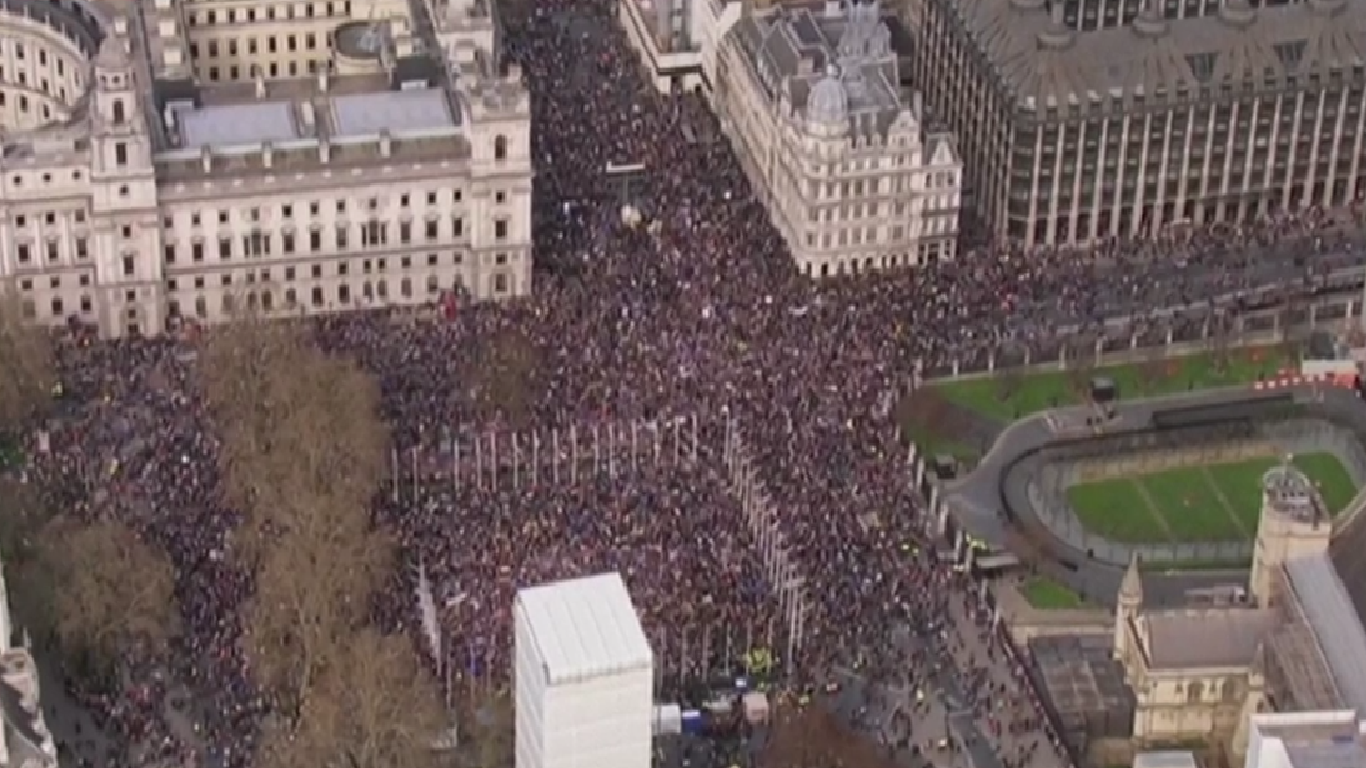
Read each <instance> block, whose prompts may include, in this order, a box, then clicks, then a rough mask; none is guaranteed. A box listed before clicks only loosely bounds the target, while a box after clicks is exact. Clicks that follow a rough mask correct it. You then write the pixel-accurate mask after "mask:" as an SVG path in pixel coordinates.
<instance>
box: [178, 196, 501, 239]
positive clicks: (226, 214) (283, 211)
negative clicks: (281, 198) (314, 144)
mask: <svg viewBox="0 0 1366 768" xmlns="http://www.w3.org/2000/svg"><path fill="white" fill-rule="evenodd" d="M419 199H425V200H426V202H427V206H428V207H436V206H437V205H439V203H440V197H439V193H437V192H436V191H435V190H431V191H428V192H427V193H426V195H425V196H424V197H422V198H418V197H414V196H413V195H412V194H411V193H408V192H404V193H401V194H398V195H395V196H393V197H390V198H386V197H379V196H376V197H369V198H366V199H365V200H348V199H346V198H338V199H336V200H334V201H333V202H332V206H331V207H332V210H333V211H334V212H336V214H337V215H338V216H343V215H346V214H347V213H348V212H352V211H363V212H365V213H366V214H367V215H374V214H375V213H376V212H378V211H379V210H380V209H381V208H387V207H389V206H391V205H393V206H396V207H397V208H398V209H399V210H408V209H411V208H414V207H416V203H417V201H418V200H419ZM507 199H508V197H507V193H506V192H504V191H501V190H499V191H497V192H494V193H493V202H494V203H495V204H496V205H504V204H506V203H507ZM463 202H465V193H464V191H463V190H461V189H452V190H451V203H453V204H455V205H460V204H461V203H463ZM353 203H354V204H355V207H354V208H353V207H352V204H353ZM301 211H302V206H299V205H295V204H294V203H281V204H280V205H278V206H259V205H258V206H251V207H249V208H241V209H238V210H236V212H235V213H236V216H235V218H236V220H237V223H238V224H239V225H248V226H254V225H257V224H261V223H263V222H268V221H270V220H271V219H272V218H274V217H278V218H279V219H280V220H281V221H294V220H295V218H296V216H298V215H299V214H300V213H301ZM322 212H323V202H322V201H321V200H310V201H309V202H308V213H307V217H308V218H318V217H320V216H322ZM205 213H206V212H204V211H194V212H193V213H191V214H190V226H191V227H201V226H203V225H204V219H205V218H206V215H205ZM233 214H234V211H233V210H232V209H228V208H220V209H218V210H217V211H215V212H213V213H212V214H209V216H210V217H212V218H214V219H216V220H217V222H218V223H219V224H220V225H228V224H231V223H232V221H233V219H234V215H233ZM161 224H162V227H163V228H165V229H168V230H169V229H174V228H175V224H176V222H175V218H174V217H173V216H164V217H162V222H161Z"/></svg>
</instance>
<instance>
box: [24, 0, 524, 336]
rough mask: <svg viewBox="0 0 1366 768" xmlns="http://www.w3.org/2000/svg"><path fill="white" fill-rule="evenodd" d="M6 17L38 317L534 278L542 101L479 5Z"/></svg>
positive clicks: (361, 300) (170, 3)
mask: <svg viewBox="0 0 1366 768" xmlns="http://www.w3.org/2000/svg"><path fill="white" fill-rule="evenodd" d="M0 30H3V32H0V136H3V153H2V154H0V278H3V279H4V284H5V286H6V287H7V288H8V289H10V290H12V291H16V292H17V293H18V294H19V296H20V299H21V301H22V303H23V306H24V309H25V311H26V312H27V313H28V314H29V315H30V316H31V317H32V318H33V319H35V320H38V321H42V322H48V323H61V322H67V321H70V320H72V319H77V320H81V321H83V322H86V323H89V324H93V325H96V326H98V327H99V328H100V329H101V331H102V332H103V333H104V334H106V335H110V336H119V335H123V334H126V333H156V332H159V331H161V330H162V329H163V328H165V327H167V326H168V325H170V324H173V323H174V322H175V321H176V319H177V318H190V319H194V320H196V321H199V322H213V321H217V320H222V319H224V318H225V317H227V316H229V314H230V313H232V312H233V311H234V310H235V309H237V308H238V307H240V306H250V307H254V308H256V310H257V311H259V312H262V313H264V314H267V315H270V314H279V315H285V314H299V313H316V312H330V311H344V310H348V309H361V308H367V307H382V306H388V305H400V306H401V305H421V304H424V303H427V302H431V301H433V300H434V299H436V298H438V297H439V296H441V295H442V294H443V293H445V292H448V291H452V290H460V291H462V292H464V293H466V294H468V295H470V296H472V297H474V298H479V299H485V298H503V297H512V296H517V295H521V294H525V293H526V292H528V291H529V290H530V288H531V286H530V280H531V254H530V243H531V231H530V226H531V221H530V215H531V160H530V146H529V141H530V127H529V126H530V104H529V97H528V94H527V92H526V90H525V88H524V87H523V86H522V84H521V82H520V73H519V72H518V70H517V68H516V67H515V66H504V65H502V64H501V62H500V61H499V58H500V51H499V41H498V39H497V35H496V25H495V24H494V20H493V18H492V14H491V10H490V9H489V8H488V7H487V5H485V4H483V3H482V0H464V1H463V2H462V1H461V0H449V2H444V3H443V2H440V0H428V2H426V3H424V2H423V0H414V2H413V3H412V5H411V7H410V6H409V4H408V3H407V2H397V1H396V0H389V1H386V0H374V2H368V3H362V2H360V0H330V1H329V0H306V1H304V2H292V3H267V2H250V3H238V2H220V1H219V0H214V2H204V1H203V0H134V1H133V2H129V3H120V4H104V3H102V2H99V1H98V0H94V1H92V0H63V2H62V3H61V4H58V3H56V2H53V3H46V2H39V1H38V0H3V1H0ZM429 52H430V55H429Z"/></svg>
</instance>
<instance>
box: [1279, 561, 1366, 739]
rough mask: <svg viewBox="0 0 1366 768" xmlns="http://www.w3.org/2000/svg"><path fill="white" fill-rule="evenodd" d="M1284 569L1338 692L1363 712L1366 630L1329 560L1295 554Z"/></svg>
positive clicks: (1365, 677) (1365, 678)
mask: <svg viewBox="0 0 1366 768" xmlns="http://www.w3.org/2000/svg"><path fill="white" fill-rule="evenodd" d="M1285 569H1286V573H1287V574H1288V575H1289V577H1290V584H1291V586H1292V588H1293V589H1294V590H1295V596H1296V598H1297V599H1298V600H1299V601H1300V605H1301V606H1303V608H1304V615H1305V618H1307V619H1308V620H1309V624H1310V626H1312V627H1313V628H1314V635H1315V637H1317V638H1318V641H1319V646H1320V648H1322V650H1323V655H1324V659H1325V661H1327V662H1328V668H1329V670H1331V671H1332V673H1333V681H1334V682H1335V683H1336V684H1337V687H1338V691H1339V692H1340V693H1341V695H1342V697H1343V698H1344V699H1345V700H1346V702H1345V703H1346V704H1347V705H1348V706H1350V707H1352V708H1354V709H1356V710H1357V711H1358V712H1366V630H1363V628H1362V626H1361V619H1359V618H1358V617H1357V612H1356V609H1355V608H1353V606H1352V598H1351V595H1350V594H1349V593H1348V591H1347V588H1346V585H1345V584H1343V583H1342V579H1341V577H1340V576H1339V575H1338V572H1337V571H1336V570H1335V569H1334V567H1333V562H1332V560H1331V559H1329V556H1328V555H1327V554H1326V553H1321V554H1317V555H1310V556H1308V557H1298V558H1295V559H1293V560H1291V561H1290V562H1288V563H1286V566H1285Z"/></svg>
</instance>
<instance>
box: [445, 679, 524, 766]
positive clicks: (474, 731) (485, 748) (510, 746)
mask: <svg viewBox="0 0 1366 768" xmlns="http://www.w3.org/2000/svg"><path fill="white" fill-rule="evenodd" d="M469 704H470V707H469V710H468V711H467V712H464V713H462V715H463V717H461V719H460V721H459V724H460V738H461V748H462V750H466V749H467V750H468V752H467V754H469V756H470V758H471V762H472V763H473V764H474V765H476V766H478V768H511V766H512V765H513V763H514V762H515V755H514V751H515V746H516V745H515V741H514V735H515V732H514V728H515V720H514V712H513V702H512V695H511V694H510V693H509V692H508V691H505V690H504V691H495V692H493V693H491V694H489V695H487V696H481V697H479V698H478V699H475V700H473V701H471V702H469Z"/></svg>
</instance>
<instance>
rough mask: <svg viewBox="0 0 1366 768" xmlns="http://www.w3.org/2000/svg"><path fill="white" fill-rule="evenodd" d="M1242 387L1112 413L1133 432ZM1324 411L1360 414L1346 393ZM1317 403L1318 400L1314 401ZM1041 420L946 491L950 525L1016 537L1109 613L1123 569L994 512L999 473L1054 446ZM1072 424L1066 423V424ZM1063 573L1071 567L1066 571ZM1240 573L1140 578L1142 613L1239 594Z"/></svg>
mask: <svg viewBox="0 0 1366 768" xmlns="http://www.w3.org/2000/svg"><path fill="white" fill-rule="evenodd" d="M1251 391H1252V389H1251V387H1249V386H1241V387H1231V388H1226V389H1220V390H1210V391H1205V392H1198V393H1194V394H1181V395H1174V396H1170V397H1159V398H1149V399H1144V400H1131V401H1123V402H1120V403H1119V404H1118V405H1117V415H1118V419H1119V421H1118V422H1117V426H1119V427H1124V426H1130V427H1139V426H1142V425H1144V424H1147V423H1149V419H1150V418H1151V416H1152V413H1153V411H1155V410H1159V409H1164V408H1171V407H1174V406H1188V405H1214V404H1219V403H1223V402H1227V401H1230V400H1235V399H1238V398H1241V397H1245V396H1246V395H1247V394H1248V393H1250V392H1251ZM1295 391H1296V393H1297V395H1303V394H1308V393H1310V392H1313V391H1315V390H1314V389H1313V388H1310V387H1303V388H1299V389H1297V390H1295ZM1321 394H1322V396H1323V404H1324V405H1325V406H1327V407H1330V408H1332V409H1334V410H1337V409H1339V408H1355V409H1360V408H1361V400H1360V399H1358V398H1357V397H1356V395H1355V394H1354V393H1353V392H1351V391H1350V390H1346V389H1325V390H1321ZM1316 399H1317V398H1316ZM1051 414H1052V415H1053V416H1054V417H1055V418H1061V419H1064V420H1067V421H1069V422H1075V421H1077V420H1078V418H1077V417H1080V419H1081V420H1084V418H1085V414H1086V409H1085V408H1083V407H1072V408H1063V409H1058V410H1056V411H1053V412H1051ZM1049 417H1050V415H1049V414H1047V413H1041V414H1037V415H1035V416H1031V417H1028V418H1026V419H1022V420H1020V421H1017V422H1015V423H1013V424H1011V425H1010V426H1008V427H1006V428H1005V429H1004V430H1003V431H1002V432H1001V435H1000V437H999V438H997V441H996V443H995V444H994V445H993V446H992V448H991V450H990V451H989V452H988V453H987V455H986V456H985V457H984V458H983V459H982V462H981V463H980V464H979V465H978V467H977V469H975V470H974V471H973V472H972V473H971V474H969V475H968V476H967V477H965V478H963V479H961V480H959V481H957V482H955V483H953V484H952V485H951V486H950V487H949V489H948V494H947V496H946V497H945V498H946V500H947V501H948V503H949V508H950V509H951V510H952V512H953V514H954V517H955V520H956V521H957V522H958V524H959V525H961V526H962V527H963V528H965V529H966V530H967V531H968V532H969V533H971V534H972V535H974V536H976V537H978V538H981V539H983V540H985V541H987V542H988V543H990V544H991V545H993V546H997V547H1003V548H1010V540H1011V534H1012V533H1016V534H1022V535H1024V536H1025V537H1026V538H1027V539H1029V541H1030V543H1031V544H1032V545H1034V547H1035V549H1036V550H1037V551H1038V552H1039V553H1042V554H1044V555H1046V557H1047V559H1048V560H1050V561H1051V562H1050V563H1043V564H1041V565H1043V566H1044V569H1045V570H1047V571H1049V572H1050V575H1052V576H1054V577H1056V578H1057V579H1058V580H1060V581H1062V582H1064V583H1065V584H1067V585H1068V586H1070V587H1072V588H1073V589H1076V590H1077V591H1078V592H1080V593H1081V594H1083V595H1085V596H1086V597H1087V598H1088V599H1090V600H1092V601H1094V602H1096V603H1099V604H1102V605H1113V604H1114V601H1115V595H1116V594H1117V593H1118V592H1119V583H1120V580H1121V579H1122V578H1123V576H1124V568H1123V567H1122V566H1117V565H1111V564H1108V563H1103V562H1100V561H1097V560H1093V559H1091V558H1089V557H1088V556H1087V555H1086V553H1085V552H1083V551H1080V550H1078V549H1076V548H1075V547H1073V546H1071V545H1069V544H1068V543H1067V542H1065V541H1062V540H1060V539H1058V538H1057V537H1055V536H1053V535H1052V534H1051V533H1049V532H1048V530H1047V528H1046V527H1045V526H1044V524H1043V523H1042V522H1041V521H1040V520H1039V519H1038V518H1037V516H1036V515H1035V513H1034V510H1033V508H1032V506H1030V505H1027V504H1026V505H1022V506H1023V508H1022V509H1015V510H1013V511H1014V512H1015V514H1016V516H1017V520H1016V521H1015V522H1014V523H1008V522H1007V521H1006V519H1005V517H1004V515H1003V514H1002V512H1001V508H1002V498H1001V488H1002V483H1003V482H1004V479H1005V478H1004V475H1005V472H1006V470H1007V469H1008V468H1009V467H1010V466H1011V465H1012V464H1013V463H1014V462H1015V461H1016V460H1017V459H1019V458H1020V457H1022V456H1023V455H1025V454H1026V453H1029V452H1030V451H1033V450H1035V449H1037V448H1040V447H1043V446H1045V445H1048V444H1049V443H1052V442H1054V441H1056V440H1058V439H1059V436H1058V435H1057V434H1056V433H1055V432H1054V431H1053V430H1052V429H1051V428H1050V427H1049V425H1048V419H1049ZM1069 417H1071V418H1069ZM1069 566H1070V567H1069ZM1246 583H1247V571H1246V570H1245V569H1239V570H1229V571H1164V572H1148V573H1145V574H1144V578H1143V585H1144V597H1145V600H1146V602H1147V604H1149V605H1154V606H1163V605H1181V604H1183V603H1185V602H1186V601H1187V594H1186V593H1187V592H1188V591H1190V590H1193V589H1202V588H1208V587H1215V586H1231V585H1238V586H1245V585H1246Z"/></svg>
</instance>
